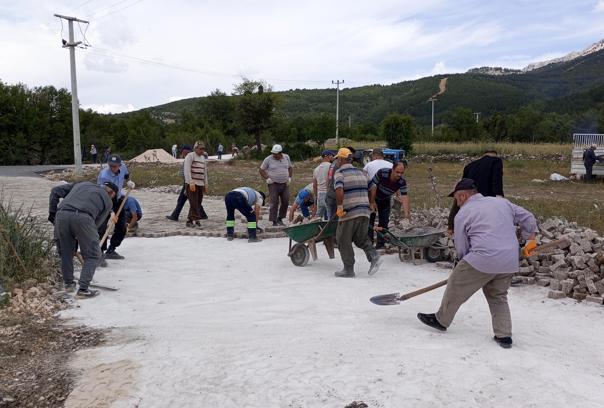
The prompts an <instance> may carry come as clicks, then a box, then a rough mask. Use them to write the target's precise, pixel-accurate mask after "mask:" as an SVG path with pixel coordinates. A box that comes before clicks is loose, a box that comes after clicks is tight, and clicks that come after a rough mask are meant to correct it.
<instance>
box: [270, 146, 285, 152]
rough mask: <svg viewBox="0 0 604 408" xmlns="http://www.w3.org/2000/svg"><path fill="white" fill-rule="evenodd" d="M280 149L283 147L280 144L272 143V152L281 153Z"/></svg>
mask: <svg viewBox="0 0 604 408" xmlns="http://www.w3.org/2000/svg"><path fill="white" fill-rule="evenodd" d="M282 151H283V147H282V146H281V145H280V144H276V145H274V146H273V148H272V149H271V153H273V154H277V153H281V152H282Z"/></svg>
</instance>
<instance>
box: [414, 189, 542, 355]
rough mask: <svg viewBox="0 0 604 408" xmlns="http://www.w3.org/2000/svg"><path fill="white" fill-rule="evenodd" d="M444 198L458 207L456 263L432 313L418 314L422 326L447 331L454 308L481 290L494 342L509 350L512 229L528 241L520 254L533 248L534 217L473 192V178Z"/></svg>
mask: <svg viewBox="0 0 604 408" xmlns="http://www.w3.org/2000/svg"><path fill="white" fill-rule="evenodd" d="M449 197H454V198H455V201H456V202H457V204H458V205H459V207H460V210H459V212H458V213H457V215H456V216H455V249H456V250H457V258H458V259H459V263H458V264H457V266H456V267H455V269H453V272H452V273H451V276H450V277H449V279H448V282H447V288H446V290H445V294H444V295H443V299H442V302H441V305H440V309H439V310H438V312H436V313H430V314H425V313H418V314H417V317H418V318H419V320H421V322H422V323H424V324H426V325H428V326H430V327H433V328H435V329H437V330H441V331H446V330H447V327H449V326H450V325H451V323H452V322H453V318H454V317H455V314H456V313H457V310H459V308H460V307H461V305H462V304H464V303H465V302H466V301H467V300H468V299H469V298H470V297H471V296H472V295H473V294H474V293H475V292H476V291H478V290H479V289H482V292H483V293H484V296H485V297H486V299H487V302H488V304H489V309H490V311H491V318H492V323H493V331H494V333H495V337H494V340H495V341H496V342H497V343H498V344H499V345H500V346H501V347H503V348H510V347H512V319H511V316H510V309H509V306H508V299H507V293H508V288H509V287H510V283H511V281H512V275H513V274H514V273H515V272H518V268H519V261H518V258H519V250H518V248H519V244H518V239H517V237H516V225H519V226H520V229H521V232H522V236H523V237H524V238H525V239H526V240H527V244H526V246H525V247H524V248H523V250H522V251H523V255H525V256H528V255H530V253H531V251H532V250H534V249H535V248H536V244H535V232H536V231H537V222H536V221H535V217H534V216H533V214H531V213H530V212H528V211H527V210H525V209H524V208H522V207H519V206H517V205H514V204H512V203H511V202H509V201H508V200H506V199H503V198H498V197H485V196H483V195H482V194H480V193H478V191H477V188H476V185H475V184H474V181H473V180H472V179H468V178H464V179H461V181H459V182H458V183H457V185H456V186H455V189H454V190H453V192H452V193H451V194H449Z"/></svg>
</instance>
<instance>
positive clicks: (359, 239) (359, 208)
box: [334, 147, 381, 278]
mask: <svg viewBox="0 0 604 408" xmlns="http://www.w3.org/2000/svg"><path fill="white" fill-rule="evenodd" d="M335 159H336V160H337V161H338V165H339V168H338V170H337V171H336V173H335V175H334V189H335V192H336V202H337V210H336V215H337V216H338V218H339V221H338V228H337V230H336V241H337V243H338V249H339V251H340V257H341V258H342V263H343V264H344V268H343V269H342V270H341V271H339V272H336V273H335V276H337V277H339V278H354V276H355V273H354V263H355V262H354V249H353V247H352V243H353V242H354V244H355V245H356V246H357V247H359V248H361V249H362V250H363V251H365V256H367V260H368V261H369V262H370V263H371V266H370V268H369V272H368V273H369V275H373V274H374V273H376V272H377V271H378V269H379V267H380V264H381V260H380V256H379V254H378V253H377V251H376V250H375V248H373V246H372V245H371V241H369V237H368V236H367V230H368V228H369V196H368V190H367V176H366V175H365V173H364V172H363V170H361V169H357V168H356V167H354V166H353V165H352V152H351V151H350V149H347V148H345V147H343V148H341V149H340V150H338V153H337V154H336V156H335Z"/></svg>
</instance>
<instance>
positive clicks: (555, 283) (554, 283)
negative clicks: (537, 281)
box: [549, 279, 562, 290]
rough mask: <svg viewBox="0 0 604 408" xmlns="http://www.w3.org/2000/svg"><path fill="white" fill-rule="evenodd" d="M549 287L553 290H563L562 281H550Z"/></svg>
mask: <svg viewBox="0 0 604 408" xmlns="http://www.w3.org/2000/svg"><path fill="white" fill-rule="evenodd" d="M549 287H550V289H551V290H560V289H561V288H562V285H561V284H560V281H559V280H558V279H550V280H549Z"/></svg>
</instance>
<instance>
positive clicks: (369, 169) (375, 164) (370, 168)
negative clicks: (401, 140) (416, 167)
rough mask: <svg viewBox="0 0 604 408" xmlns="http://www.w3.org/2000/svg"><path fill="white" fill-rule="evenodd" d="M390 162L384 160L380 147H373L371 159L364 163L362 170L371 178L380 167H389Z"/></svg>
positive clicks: (390, 165) (390, 166)
mask: <svg viewBox="0 0 604 408" xmlns="http://www.w3.org/2000/svg"><path fill="white" fill-rule="evenodd" d="M391 168H392V163H390V162H389V161H387V160H384V151H383V150H382V149H379V148H378V149H373V152H372V153H371V161H370V162H369V163H367V165H365V167H364V168H363V171H364V172H365V174H367V179H368V180H372V179H373V176H375V173H377V172H378V170H381V169H391Z"/></svg>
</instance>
